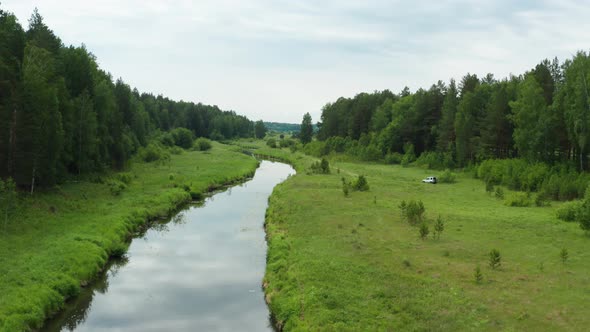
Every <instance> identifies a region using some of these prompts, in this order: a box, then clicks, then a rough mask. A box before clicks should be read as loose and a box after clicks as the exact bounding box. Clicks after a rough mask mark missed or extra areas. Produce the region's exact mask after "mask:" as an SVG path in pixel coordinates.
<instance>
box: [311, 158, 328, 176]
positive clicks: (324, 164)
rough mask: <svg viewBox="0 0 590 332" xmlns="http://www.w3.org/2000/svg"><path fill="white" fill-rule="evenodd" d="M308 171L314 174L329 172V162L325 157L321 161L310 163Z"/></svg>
mask: <svg viewBox="0 0 590 332" xmlns="http://www.w3.org/2000/svg"><path fill="white" fill-rule="evenodd" d="M310 171H311V173H315V174H330V163H329V162H328V160H327V159H326V158H322V160H321V161H316V162H314V163H312V164H311V166H310Z"/></svg>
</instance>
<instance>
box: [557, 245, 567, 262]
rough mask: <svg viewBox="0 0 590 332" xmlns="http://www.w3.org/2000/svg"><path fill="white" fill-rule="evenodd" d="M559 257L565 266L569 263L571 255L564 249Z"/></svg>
mask: <svg viewBox="0 0 590 332" xmlns="http://www.w3.org/2000/svg"><path fill="white" fill-rule="evenodd" d="M559 257H560V258H561V262H562V263H563V264H565V262H566V261H567V259H568V258H569V253H568V251H567V249H566V248H562V249H561V251H560V252H559Z"/></svg>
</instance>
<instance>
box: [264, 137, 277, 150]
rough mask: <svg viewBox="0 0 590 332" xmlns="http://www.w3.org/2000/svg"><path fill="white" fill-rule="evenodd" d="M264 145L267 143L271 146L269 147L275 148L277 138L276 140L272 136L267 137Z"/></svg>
mask: <svg viewBox="0 0 590 332" xmlns="http://www.w3.org/2000/svg"><path fill="white" fill-rule="evenodd" d="M266 145H268V146H269V147H271V148H276V147H277V140H276V139H274V138H269V139H268V140H267V141H266Z"/></svg>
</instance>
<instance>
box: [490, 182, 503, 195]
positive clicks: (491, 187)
mask: <svg viewBox="0 0 590 332" xmlns="http://www.w3.org/2000/svg"><path fill="white" fill-rule="evenodd" d="M498 188H499V187H498ZM500 189H501V188H500ZM486 192H487V193H490V194H491V193H493V192H494V183H493V182H492V181H486ZM502 198H503V196H502Z"/></svg>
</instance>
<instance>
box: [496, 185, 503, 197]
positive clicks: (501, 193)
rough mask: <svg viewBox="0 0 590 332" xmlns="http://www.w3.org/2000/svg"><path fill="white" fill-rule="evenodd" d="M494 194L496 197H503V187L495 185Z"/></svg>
mask: <svg viewBox="0 0 590 332" xmlns="http://www.w3.org/2000/svg"><path fill="white" fill-rule="evenodd" d="M494 196H496V198H497V199H504V189H502V188H500V187H496V190H494Z"/></svg>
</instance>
